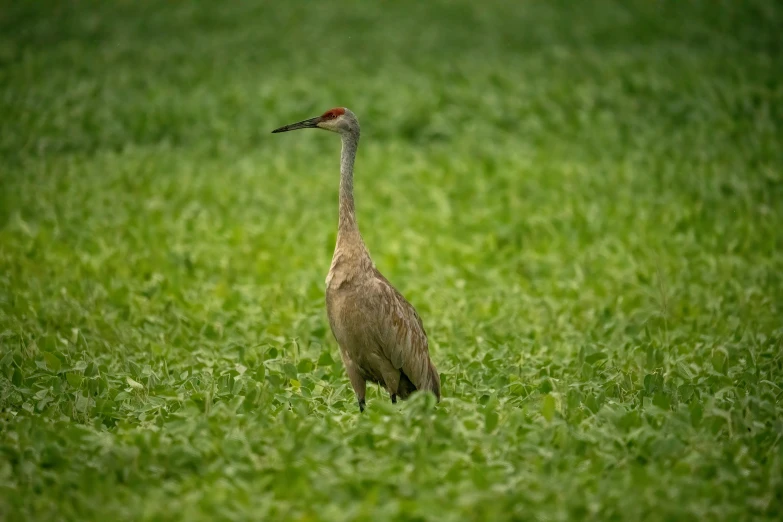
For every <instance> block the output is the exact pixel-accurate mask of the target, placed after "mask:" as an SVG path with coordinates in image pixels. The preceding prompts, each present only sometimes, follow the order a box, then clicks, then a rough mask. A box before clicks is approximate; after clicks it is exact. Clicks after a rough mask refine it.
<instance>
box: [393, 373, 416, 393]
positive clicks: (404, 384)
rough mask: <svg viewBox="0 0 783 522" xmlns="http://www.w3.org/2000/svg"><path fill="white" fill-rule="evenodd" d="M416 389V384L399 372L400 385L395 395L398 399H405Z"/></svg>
mask: <svg viewBox="0 0 783 522" xmlns="http://www.w3.org/2000/svg"><path fill="white" fill-rule="evenodd" d="M415 391H416V386H414V384H413V383H412V382H411V380H410V379H409V378H408V376H407V375H405V373H403V372H400V385H399V386H398V387H397V395H399V396H400V399H402V400H405V399H407V398H408V397H410V395H411V393H413V392H415Z"/></svg>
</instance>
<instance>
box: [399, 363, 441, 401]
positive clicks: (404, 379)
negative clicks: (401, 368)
mask: <svg viewBox="0 0 783 522" xmlns="http://www.w3.org/2000/svg"><path fill="white" fill-rule="evenodd" d="M428 381H429V386H427V387H426V388H424V390H426V391H431V392H432V393H434V394H435V397H436V398H437V399H438V402H440V375H438V370H436V369H435V367H434V366H433V365H432V363H430V367H429V379H428ZM415 391H416V386H415V385H414V384H413V383H412V382H411V380H410V379H409V378H408V376H407V375H405V372H400V384H399V386H398V387H397V395H399V397H400V399H403V400H405V399H407V398H408V397H410V395H411V394H412V393H413V392H415Z"/></svg>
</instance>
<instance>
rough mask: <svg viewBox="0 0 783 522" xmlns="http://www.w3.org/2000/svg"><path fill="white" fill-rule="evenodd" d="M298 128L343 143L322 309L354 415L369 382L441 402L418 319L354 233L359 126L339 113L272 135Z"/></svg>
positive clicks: (393, 396) (401, 394)
mask: <svg viewBox="0 0 783 522" xmlns="http://www.w3.org/2000/svg"><path fill="white" fill-rule="evenodd" d="M297 129H324V130H328V131H331V132H336V133H338V134H339V135H340V138H341V139H342V152H341V154H340V211H339V220H338V228H337V244H336V245H335V248H334V255H333V256H332V264H331V266H330V267H329V274H328V275H327V276H326V311H327V315H328V316H329V326H330V327H331V328H332V333H333V334H334V337H335V339H336V340H337V344H339V345H340V356H341V358H342V360H343V364H344V365H345V370H346V372H347V373H348V378H349V379H350V381H351V385H352V386H353V389H354V392H356V399H357V401H358V402H359V411H362V412H363V411H364V406H365V391H366V387H367V381H370V382H374V383H377V384H379V385H380V386H383V387H384V388H386V390H387V391H388V392H389V395H390V396H391V401H392V402H393V403H396V402H397V397H400V398H401V399H407V398H408V396H410V394H411V393H412V392H414V391H416V390H428V391H430V392H432V393H433V394H435V397H436V398H437V399H438V401H440V376H439V375H438V371H437V370H436V369H435V366H434V365H433V364H432V361H431V360H430V353H429V348H428V346H427V333H426V332H425V331H424V326H423V325H422V323H421V319H420V318H419V314H418V313H416V310H415V309H414V308H413V306H412V305H411V304H410V303H408V301H406V300H405V298H404V297H403V296H402V294H400V293H399V292H398V291H397V289H395V288H394V287H393V286H392V285H391V283H390V282H389V281H388V280H387V279H386V278H385V277H383V275H381V273H380V272H379V271H378V270H377V269H376V268H375V265H374V264H373V262H372V260H371V259H370V253H369V252H368V251H367V247H366V246H365V245H364V241H363V240H362V236H361V234H359V227H358V225H357V223H356V212H355V209H354V202H353V163H354V159H355V158H356V149H357V148H358V146H359V120H357V119H356V116H355V115H354V114H353V113H352V112H351V111H350V110H348V109H346V108H343V107H338V108H335V109H330V110H328V111H326V112H325V113H323V114H322V115H321V116H317V117H315V118H310V119H309V120H304V121H300V122H298V123H292V124H291V125H286V126H284V127H280V128H279V129H275V130H273V131H272V132H273V133H274V132H287V131H292V130H297Z"/></svg>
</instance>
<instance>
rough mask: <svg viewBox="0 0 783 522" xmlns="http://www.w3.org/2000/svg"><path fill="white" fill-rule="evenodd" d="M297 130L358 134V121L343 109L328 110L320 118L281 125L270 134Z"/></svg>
mask: <svg viewBox="0 0 783 522" xmlns="http://www.w3.org/2000/svg"><path fill="white" fill-rule="evenodd" d="M298 129H324V130H328V131H332V132H337V133H338V134H356V135H358V134H359V120H357V119H356V115H354V113H352V112H351V111H350V110H348V109H346V108H345V107H335V108H334V109H329V110H328V111H326V112H325V113H323V114H321V115H320V116H316V117H315V118H310V119H309V120H304V121H300V122H297V123H292V124H290V125H283V126H282V127H280V128H279V129H275V130H273V131H272V132H273V133H274V132H287V131H292V130H298Z"/></svg>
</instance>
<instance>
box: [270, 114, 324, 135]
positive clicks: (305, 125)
mask: <svg viewBox="0 0 783 522" xmlns="http://www.w3.org/2000/svg"><path fill="white" fill-rule="evenodd" d="M320 121H321V117H320V116H318V117H315V118H310V119H309V120H304V121H300V122H297V123H292V124H291V125H283V126H282V127H280V128H279V129H275V130H273V131H272V133H273V134H274V133H275V132H288V131H292V130H297V129H314V128H316V127H317V126H318V122H320Z"/></svg>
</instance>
